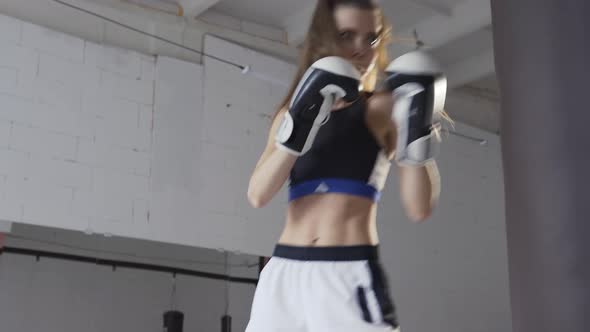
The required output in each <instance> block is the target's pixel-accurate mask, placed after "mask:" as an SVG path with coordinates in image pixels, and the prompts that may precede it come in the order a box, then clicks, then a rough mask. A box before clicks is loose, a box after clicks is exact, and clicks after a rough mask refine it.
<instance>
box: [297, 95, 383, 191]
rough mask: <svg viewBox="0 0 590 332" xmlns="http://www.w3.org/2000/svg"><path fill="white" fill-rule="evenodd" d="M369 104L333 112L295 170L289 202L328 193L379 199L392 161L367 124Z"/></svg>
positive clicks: (362, 98) (358, 101) (359, 101)
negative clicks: (311, 195) (310, 195)
mask: <svg viewBox="0 0 590 332" xmlns="http://www.w3.org/2000/svg"><path fill="white" fill-rule="evenodd" d="M366 105H367V103H366V98H365V97H361V98H359V99H358V100H357V101H356V102H354V103H353V104H351V105H350V106H348V107H346V108H343V109H340V110H337V111H333V112H331V113H330V118H329V119H328V121H327V122H326V123H325V124H324V125H323V126H322V127H321V128H320V130H319V131H318V133H317V136H316V138H315V140H314V142H313V145H312V147H311V149H310V150H309V151H308V152H307V153H306V154H304V155H303V156H300V157H299V158H298V159H297V161H296V162H295V165H294V166H293V168H292V170H291V174H290V186H289V201H291V200H294V199H297V198H299V197H302V196H305V195H309V194H319V193H328V192H336V193H344V194H351V195H359V196H363V197H367V198H370V199H372V200H378V199H379V196H380V191H381V190H382V188H383V185H384V182H385V178H386V177H387V174H388V172H389V166H390V162H389V160H388V159H387V158H386V157H385V155H384V154H383V152H382V149H381V146H380V145H379V144H378V142H377V140H376V139H375V137H374V136H373V134H372V133H371V131H370V129H369V128H368V127H367V125H366V120H365V111H366Z"/></svg>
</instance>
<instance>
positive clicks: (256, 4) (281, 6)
mask: <svg viewBox="0 0 590 332" xmlns="http://www.w3.org/2000/svg"><path fill="white" fill-rule="evenodd" d="M315 2H316V0H221V1H219V2H218V3H217V4H216V5H215V6H213V9H214V10H217V11H220V12H222V13H224V14H227V15H229V16H233V17H238V18H241V19H243V20H246V21H250V22H255V23H259V24H263V25H268V26H272V27H275V28H282V27H283V24H284V21H285V19H286V18H287V17H289V16H290V15H292V14H293V13H295V12H297V11H299V10H302V9H303V8H305V7H307V6H311V5H313V4H315Z"/></svg>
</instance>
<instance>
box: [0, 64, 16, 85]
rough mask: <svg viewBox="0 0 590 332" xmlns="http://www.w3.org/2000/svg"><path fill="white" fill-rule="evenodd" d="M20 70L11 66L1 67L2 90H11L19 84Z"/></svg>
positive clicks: (0, 81)
mask: <svg viewBox="0 0 590 332" xmlns="http://www.w3.org/2000/svg"><path fill="white" fill-rule="evenodd" d="M17 82H18V70H17V69H15V68H10V67H0V90H10V89H14V88H16V86H17Z"/></svg>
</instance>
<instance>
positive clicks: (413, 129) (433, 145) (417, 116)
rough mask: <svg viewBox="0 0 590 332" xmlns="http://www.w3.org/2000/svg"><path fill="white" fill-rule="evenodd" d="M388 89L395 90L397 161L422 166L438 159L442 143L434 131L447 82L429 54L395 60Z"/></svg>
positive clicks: (413, 54) (442, 106) (393, 114)
mask: <svg viewBox="0 0 590 332" xmlns="http://www.w3.org/2000/svg"><path fill="white" fill-rule="evenodd" d="M386 74H387V77H386V79H385V86H386V88H387V89H389V90H390V91H392V93H393V99H394V108H393V111H392V117H393V119H394V121H395V122H396V124H397V128H398V137H397V146H396V151H395V160H396V162H397V163H398V164H400V165H406V166H422V165H424V164H425V163H426V162H428V161H429V160H432V159H434V158H435V157H436V156H437V154H438V150H439V144H440V143H439V141H438V140H437V139H436V137H435V134H434V132H433V123H435V122H437V121H438V119H436V115H437V114H439V113H440V112H441V111H442V110H443V108H444V104H445V99H446V93H447V80H446V77H445V75H444V73H443V71H442V69H441V67H440V66H439V65H438V63H436V61H435V60H434V59H433V58H432V57H431V56H430V55H428V54H427V53H425V52H422V51H413V52H409V53H406V54H404V55H402V56H400V57H399V58H396V59H395V60H393V61H392V62H391V63H390V64H389V66H388V67H387V69H386Z"/></svg>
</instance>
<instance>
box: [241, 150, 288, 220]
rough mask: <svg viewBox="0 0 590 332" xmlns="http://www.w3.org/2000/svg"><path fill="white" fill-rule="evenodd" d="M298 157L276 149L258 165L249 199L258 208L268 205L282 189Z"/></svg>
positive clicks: (249, 190) (249, 188)
mask: <svg viewBox="0 0 590 332" xmlns="http://www.w3.org/2000/svg"><path fill="white" fill-rule="evenodd" d="M296 160H297V157H296V156H294V155H291V154H289V153H287V152H285V151H283V150H280V149H274V150H273V151H272V152H271V153H270V154H269V155H268V156H266V158H265V159H264V160H263V161H262V162H261V163H260V165H258V167H256V169H255V170H254V172H253V173H252V176H251V177H250V183H249V185H248V200H249V201H250V204H251V205H252V206H254V207H256V208H258V207H262V206H264V205H266V204H267V203H268V202H269V201H270V200H271V199H272V198H273V197H274V195H275V194H276V193H277V192H278V191H279V190H281V188H282V187H283V185H284V184H285V182H286V181H287V179H288V178H289V174H290V172H291V169H292V168H293V165H294V164H295V161H296Z"/></svg>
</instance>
